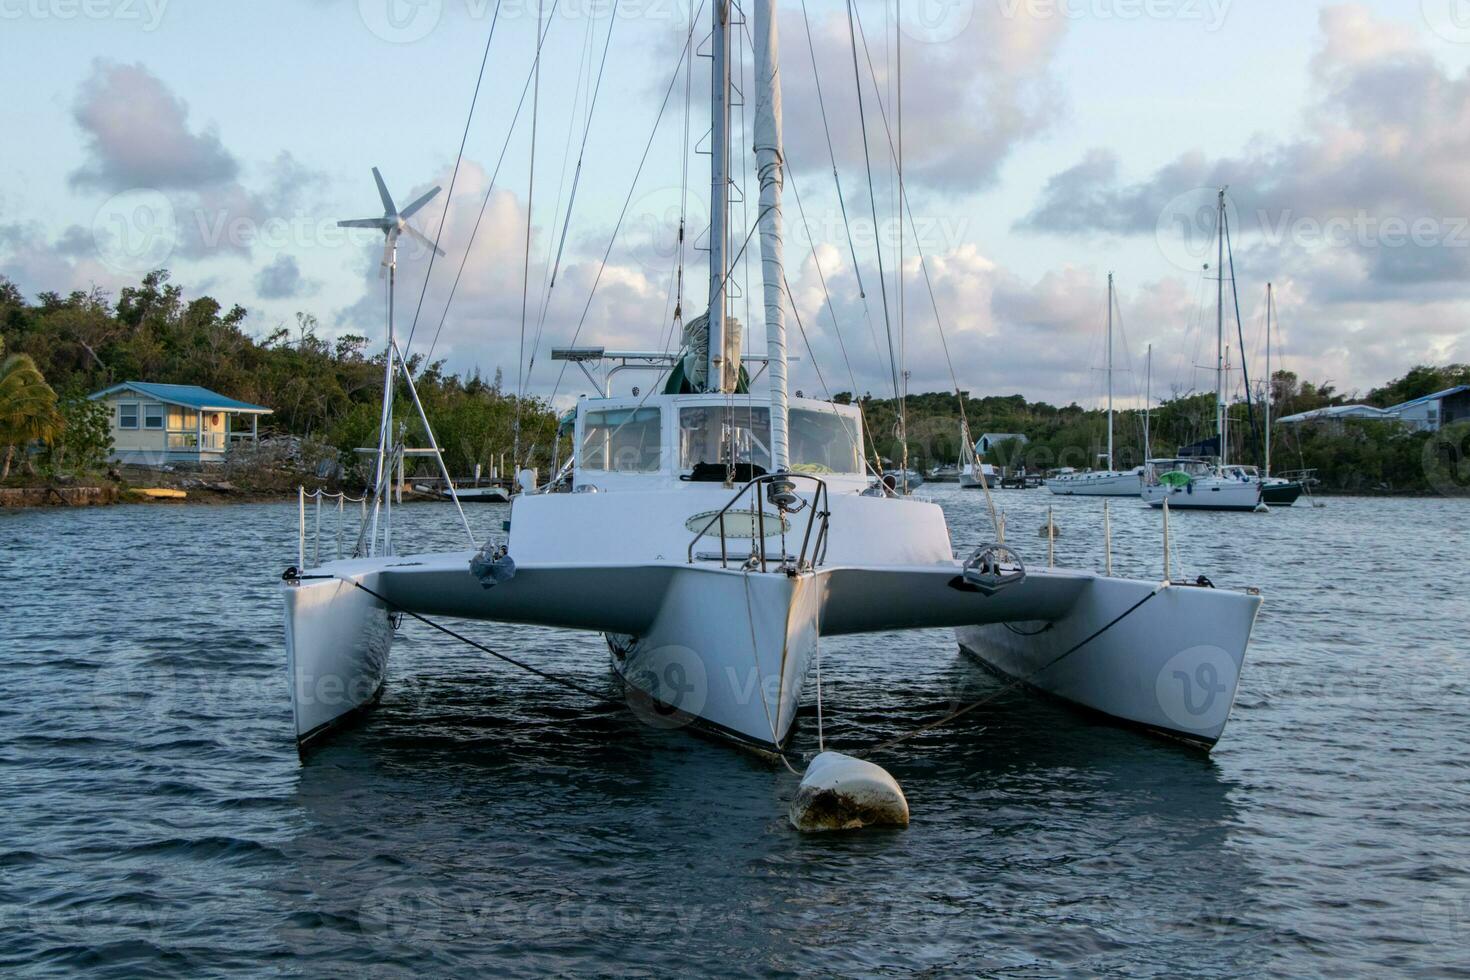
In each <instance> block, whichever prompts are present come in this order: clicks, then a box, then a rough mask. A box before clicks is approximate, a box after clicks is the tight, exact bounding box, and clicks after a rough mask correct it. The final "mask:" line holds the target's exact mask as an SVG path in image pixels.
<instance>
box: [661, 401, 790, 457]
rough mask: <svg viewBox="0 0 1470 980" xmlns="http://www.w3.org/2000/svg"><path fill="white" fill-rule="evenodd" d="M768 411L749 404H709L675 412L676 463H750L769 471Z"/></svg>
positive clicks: (769, 423) (769, 421)
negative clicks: (677, 459) (677, 429)
mask: <svg viewBox="0 0 1470 980" xmlns="http://www.w3.org/2000/svg"><path fill="white" fill-rule="evenodd" d="M770 446H771V410H770V409H769V408H757V407H754V406H751V405H710V406H707V407H702V408H686V409H683V410H681V411H680V412H679V466H680V468H681V469H682V470H683V471H684V472H686V473H688V472H692V471H693V470H694V467H695V466H696V465H697V464H699V463H713V464H723V465H727V466H728V465H731V464H735V463H752V464H754V465H755V466H758V467H760V471H761V472H763V473H769V472H770V471H771V449H770Z"/></svg>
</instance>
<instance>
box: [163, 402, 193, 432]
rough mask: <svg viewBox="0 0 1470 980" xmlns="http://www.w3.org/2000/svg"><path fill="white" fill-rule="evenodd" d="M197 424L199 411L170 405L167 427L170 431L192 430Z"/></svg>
mask: <svg viewBox="0 0 1470 980" xmlns="http://www.w3.org/2000/svg"><path fill="white" fill-rule="evenodd" d="M198 425H199V413H198V412H196V411H194V410H193V409H189V408H179V407H178V406H175V405H171V406H169V410H168V427H169V431H171V432H193V431H194V430H195V428H196V427H197V426H198Z"/></svg>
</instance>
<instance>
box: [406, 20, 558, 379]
mask: <svg viewBox="0 0 1470 980" xmlns="http://www.w3.org/2000/svg"><path fill="white" fill-rule="evenodd" d="M559 2H560V0H552V3H551V11H550V13H549V14H548V15H547V17H546V29H545V30H543V31H542V32H541V42H542V43H543V44H544V43H545V41H546V35H547V34H549V33H550V32H551V25H552V24H553V23H554V22H555V20H556V5H557V4H558V3H559ZM534 71H535V69H534V66H533V67H532V69H531V70H529V71H527V72H526V80H525V82H524V83H523V84H522V85H521V97H520V100H519V101H517V102H516V111H515V113H514V114H513V115H512V116H511V119H510V127H509V128H508V129H507V130H506V132H505V142H504V143H502V144H501V145H500V156H499V157H498V158H497V159H496V161H495V170H494V171H493V172H491V174H490V185H489V186H488V187H486V188H485V199H484V200H483V201H481V202H480V213H479V215H478V216H477V217H476V218H475V226H474V228H472V229H470V240H469V241H468V242H466V243H465V247H464V257H463V258H461V259H460V260H459V271H458V272H456V273H455V275H454V285H452V286H451V287H450V289H449V298H448V299H446V300H445V301H444V312H443V314H442V315H440V317H439V326H438V327H437V328H435V330H434V339H433V340H432V341H431V342H430V343H429V353H428V354H426V355H425V356H424V360H423V365H424V370H425V371H427V370H428V369H429V365H430V364H432V363H433V361H434V348H435V347H438V346H439V335H440V334H441V333H443V332H444V323H445V321H447V320H448V319H449V309H450V307H452V306H453V305H454V297H455V294H456V293H458V292H459V282H460V279H462V278H463V277H464V270H465V266H466V265H468V264H469V261H470V253H471V252H473V251H474V246H475V239H476V238H477V237H478V236H479V234H480V225H481V223H482V222H483V221H484V220H485V209H486V208H487V207H489V205H490V197H491V195H492V194H494V193H495V182H496V180H498V179H499V177H500V167H501V164H503V163H505V154H506V151H507V150H509V149H510V141H511V138H512V137H513V136H515V131H516V123H518V122H519V121H520V118H521V110H522V109H523V108H525V105H526V93H528V92H529V91H530V90H531V76H532V74H533V72H534ZM411 339H412V338H410V340H411ZM404 350H405V351H407V350H408V348H407V347H405V348H404Z"/></svg>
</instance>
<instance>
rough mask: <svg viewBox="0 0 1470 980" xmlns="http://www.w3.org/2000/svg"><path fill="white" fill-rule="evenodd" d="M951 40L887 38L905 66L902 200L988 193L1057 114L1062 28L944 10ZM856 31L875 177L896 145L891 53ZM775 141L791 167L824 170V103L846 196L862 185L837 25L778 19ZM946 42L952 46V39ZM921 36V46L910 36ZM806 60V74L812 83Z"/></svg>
mask: <svg viewBox="0 0 1470 980" xmlns="http://www.w3.org/2000/svg"><path fill="white" fill-rule="evenodd" d="M949 7H950V9H951V10H953V11H955V13H956V15H957V16H958V15H959V14H961V13H962V14H963V15H964V17H963V18H962V19H961V20H958V21H956V23H955V24H954V25H952V26H953V31H944V32H942V33H941V34H939V35H938V36H937V37H934V38H930V39H927V40H916V38H915V34H916V33H918V32H917V31H915V30H913V27H914V25H910V26H909V27H908V28H907V29H904V30H900V31H898V32H897V35H898V38H899V45H901V47H902V56H903V72H902V87H903V160H904V180H905V182H906V183H907V184H909V185H910V187H911V188H925V187H927V188H932V189H936V190H940V191H944V192H948V193H974V192H975V191H978V190H983V189H985V188H986V187H989V186H991V185H993V184H994V183H995V181H996V178H997V176H998V173H999V168H1000V165H1001V164H1002V163H1003V162H1004V161H1005V160H1006V158H1007V157H1008V156H1009V155H1010V153H1011V152H1012V150H1013V149H1014V148H1015V147H1016V146H1017V145H1018V144H1020V143H1022V142H1023V141H1025V140H1028V139H1031V138H1034V137H1035V136H1037V135H1038V134H1040V133H1041V132H1043V131H1044V130H1045V129H1046V128H1047V127H1048V126H1049V125H1050V124H1051V123H1052V121H1053V120H1054V119H1055V118H1056V117H1057V116H1058V115H1059V114H1060V112H1061V106H1062V97H1061V95H1060V91H1059V89H1058V87H1057V85H1056V84H1055V81H1054V79H1053V78H1052V75H1051V69H1052V62H1053V59H1054V58H1055V56H1056V52H1057V49H1058V47H1059V44H1060V41H1061V39H1062V36H1063V34H1064V32H1065V30H1066V22H1065V20H1064V19H1063V18H1058V17H1035V16H1030V15H1028V14H1027V13H1025V12H1019V13H1016V14H1015V15H1011V16H1008V15H1007V13H1006V11H1005V10H1004V9H1003V8H1004V5H1003V4H991V3H983V4H974V5H973V6H972V5H969V4H951V5H949ZM869 13H870V20H869V21H868V22H862V21H855V22H854V24H853V27H854V28H856V32H855V33H856V35H857V48H858V65H859V69H860V70H859V75H860V76H861V78H862V85H863V92H862V97H863V108H864V115H865V117H866V119H867V124H868V142H869V152H870V154H871V156H872V161H873V167H874V171H875V174H886V173H888V172H889V171H890V169H891V167H892V157H891V155H890V149H889V139H890V134H891V135H892V138H893V139H894V140H895V141H896V139H897V125H898V112H897V109H898V106H897V105H896V104H895V103H896V93H897V84H898V72H897V58H896V57H895V56H894V54H893V52H894V49H895V47H896V46H897V45H895V42H894V40H893V36H892V35H890V36H889V37H888V38H887V39H885V38H884V37H883V33H882V32H883V27H884V25H883V24H882V22H881V21H873V20H872V17H871V13H872V12H871V10H870V12H869ZM781 29H782V35H783V45H782V51H783V59H782V87H783V89H784V96H785V98H784V108H785V129H786V141H787V144H788V151H789V155H790V158H791V162H792V165H793V166H796V167H803V168H806V169H808V170H810V171H811V172H813V173H825V172H827V171H828V170H830V164H829V162H828V150H827V145H826V140H825V134H824V129H823V121H822V116H821V109H822V105H821V101H819V99H818V93H817V88H818V85H819V84H820V87H821V96H822V101H825V103H826V110H827V115H828V124H829V126H830V128H831V132H832V139H833V150H834V152H835V153H836V155H837V161H838V165H839V167H840V168H841V169H842V170H843V172H844V174H845V175H846V176H847V178H848V181H849V183H850V184H852V185H855V184H856V183H857V182H859V181H861V180H862V179H863V175H864V161H863V144H862V129H861V126H860V125H859V120H858V116H857V83H856V81H855V80H854V77H853V43H852V36H853V35H852V33H850V32H849V28H848V21H847V17H846V15H845V13H842V12H834V13H830V14H828V15H826V16H815V17H813V18H812V19H811V48H810V49H809V48H808V44H807V25H806V23H804V22H803V19H802V16H801V14H800V13H799V12H798V11H795V10H791V9H789V8H788V10H787V12H786V13H785V14H784V15H783V17H782V25H781ZM951 35H952V36H951ZM920 36H923V35H920ZM813 51H814V52H815V61H816V71H815V72H814V71H813V67H812V61H813Z"/></svg>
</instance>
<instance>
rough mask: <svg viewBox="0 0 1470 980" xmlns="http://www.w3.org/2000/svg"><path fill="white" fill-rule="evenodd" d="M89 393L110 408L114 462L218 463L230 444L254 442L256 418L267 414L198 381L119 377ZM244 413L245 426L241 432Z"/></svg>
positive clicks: (257, 436)
mask: <svg viewBox="0 0 1470 980" xmlns="http://www.w3.org/2000/svg"><path fill="white" fill-rule="evenodd" d="M89 397H90V398H91V399H92V400H93V401H100V402H104V403H105V404H106V405H107V406H108V409H109V410H110V412H111V415H112V447H113V448H112V456H111V459H112V460H113V461H114V462H119V463H136V464H142V465H152V466H158V465H161V464H163V463H222V462H224V459H225V452H226V450H228V449H229V448H230V446H231V445H232V444H234V443H236V442H241V441H249V442H255V441H257V440H258V439H259V437H260V417H261V416H262V415H269V414H271V410H270V409H269V408H266V407H264V406H263V405H252V404H250V403H249V402H242V401H240V400H238V399H235V398H229V397H226V396H225V395H221V394H219V393H218V392H214V391H210V390H209V389H208V388H201V387H199V386H198V385H165V384H154V383H152V382H143V381H124V382H123V383H122V384H118V385H113V386H112V387H111V388H104V389H103V390H102V391H99V392H96V393H95V394H93V395H91V396H89ZM245 417H248V418H249V419H250V426H249V428H248V429H246V430H244V431H240V429H241V428H242V426H240V425H239V422H240V420H241V419H242V418H245Z"/></svg>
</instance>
